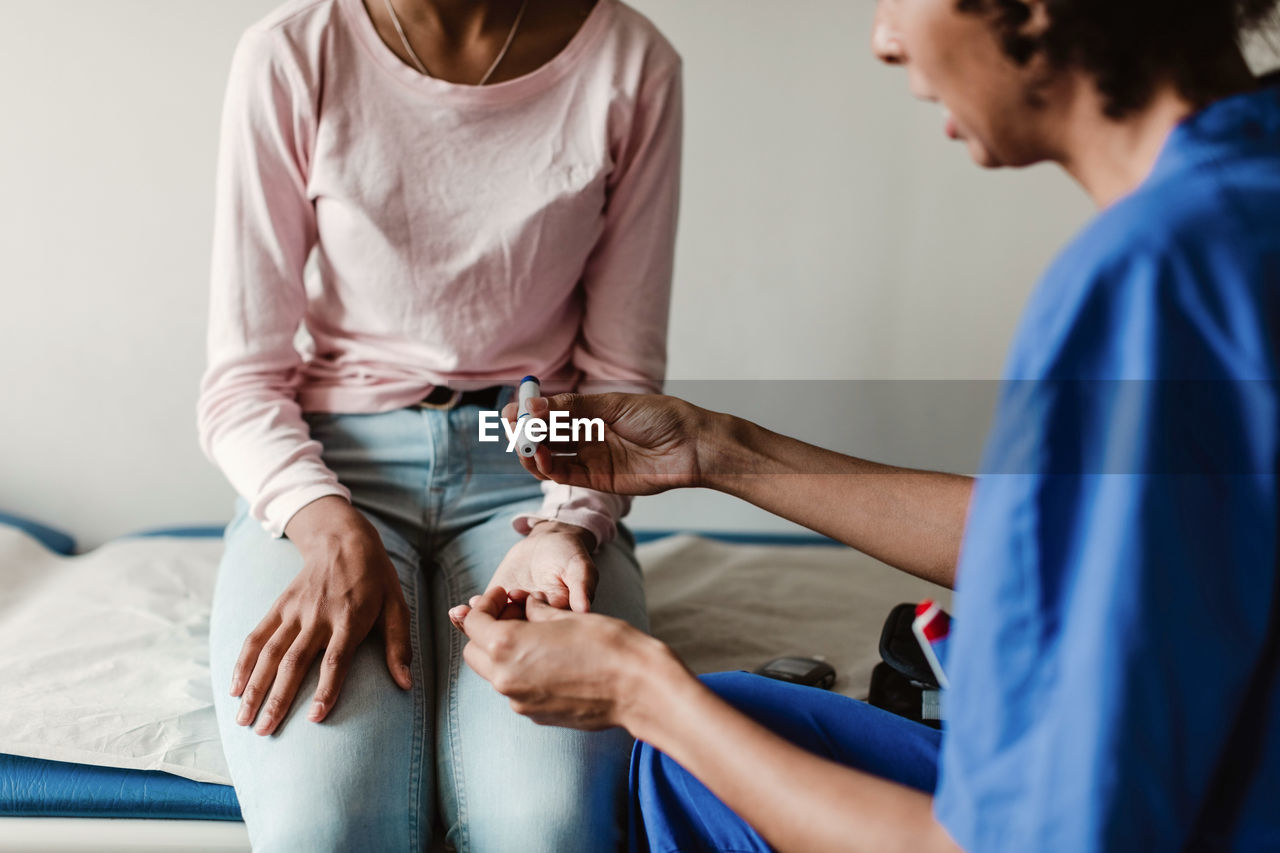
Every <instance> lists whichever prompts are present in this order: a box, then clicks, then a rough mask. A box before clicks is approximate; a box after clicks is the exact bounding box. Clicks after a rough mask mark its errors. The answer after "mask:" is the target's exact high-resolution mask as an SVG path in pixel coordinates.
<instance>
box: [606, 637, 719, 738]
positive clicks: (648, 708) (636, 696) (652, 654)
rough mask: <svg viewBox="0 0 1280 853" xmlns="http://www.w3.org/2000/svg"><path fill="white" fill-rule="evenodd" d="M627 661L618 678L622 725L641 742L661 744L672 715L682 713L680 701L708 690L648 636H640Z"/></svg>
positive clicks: (664, 647) (665, 647)
mask: <svg viewBox="0 0 1280 853" xmlns="http://www.w3.org/2000/svg"><path fill="white" fill-rule="evenodd" d="M625 661H626V668H625V670H624V671H623V672H622V673H621V674H620V675H619V678H618V685H619V688H618V692H619V696H618V714H619V723H620V724H621V725H622V727H623V728H625V729H626V730H627V731H629V732H630V733H631V734H632V735H633V736H634V737H635V738H637V739H638V740H643V741H647V742H649V743H654V742H658V741H660V740H661V739H662V737H661V734H662V732H663V731H664V730H665V727H666V726H667V724H668V723H669V721H670V719H671V716H672V713H673V712H674V713H679V711H678V710H676V706H677V705H678V703H679V701H680V698H679V697H681V696H683V695H685V694H688V693H690V692H691V691H700V690H705V689H706V688H704V687H703V686H702V683H701V682H699V681H698V679H697V677H696V676H695V675H694V674H693V673H691V672H690V671H689V669H688V668H687V667H686V666H685V665H684V663H683V662H681V660H680V659H679V658H678V657H676V655H675V652H673V651H672V650H671V649H670V648H669V647H668V646H667V645H666V644H665V643H663V642H661V641H660V640H657V639H654V638H653V637H650V636H649V635H647V634H642V635H639V637H638V639H637V641H636V643H635V644H634V646H633V648H632V649H631V650H630V652H629V654H627V655H626V656H625Z"/></svg>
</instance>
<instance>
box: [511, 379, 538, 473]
mask: <svg viewBox="0 0 1280 853" xmlns="http://www.w3.org/2000/svg"><path fill="white" fill-rule="evenodd" d="M541 396H542V389H541V387H539V385H538V377H536V376H526V377H525V378H524V379H521V380H520V392H519V400H520V405H519V408H518V409H517V410H516V431H517V432H518V433H519V439H520V440H519V442H518V443H517V444H516V449H517V450H518V451H519V452H520V455H521V456H523V457H525V458H526V459H527V458H528V457H530V456H532V455H533V454H535V453H537V452H538V444H539V442H537V441H534V440H533V439H531V438H529V435H528V433H527V432H526V430H525V425H526V424H528V423H529V420H528V419H529V401H530V400H532V399H533V398H534V397H541Z"/></svg>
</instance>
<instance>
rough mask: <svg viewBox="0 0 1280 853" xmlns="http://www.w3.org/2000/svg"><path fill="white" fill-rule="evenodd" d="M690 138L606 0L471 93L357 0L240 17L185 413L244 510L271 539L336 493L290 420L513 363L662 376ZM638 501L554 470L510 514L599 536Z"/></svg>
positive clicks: (670, 84) (491, 380)
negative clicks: (396, 45) (242, 25)
mask: <svg viewBox="0 0 1280 853" xmlns="http://www.w3.org/2000/svg"><path fill="white" fill-rule="evenodd" d="M680 135H681V88H680V59H679V56H678V55H677V54H676V52H675V51H674V50H673V49H672V47H671V46H670V44H669V43H668V42H667V41H666V40H665V39H664V38H663V37H662V35H661V34H660V33H659V32H658V31H657V30H656V29H655V28H654V27H653V25H652V24H651V23H650V22H649V21H648V20H646V19H645V18H644V17H643V16H641V15H640V14H639V13H638V12H636V11H634V10H632V9H631V8H629V7H628V6H626V5H624V4H623V3H621V2H618V0H598V2H597V3H596V5H595V7H594V9H593V10H592V11H591V13H590V15H589V16H588V18H587V19H586V21H585V22H584V23H583V25H582V27H581V29H580V30H579V32H578V33H577V34H576V35H575V36H574V38H573V39H572V41H571V42H570V43H569V44H568V46H567V47H565V48H564V50H563V51H562V52H561V53H560V54H559V55H557V56H556V57H555V58H554V59H552V60H551V61H550V62H549V63H547V64H546V65H544V66H542V67H541V68H539V69H538V70H536V71H534V72H532V73H530V74H527V75H525V76H523V77H519V78H517V79H514V80H510V81H507V82H504V83H498V84H496V85H490V86H484V87H476V86H465V85H458V84H453V83H448V82H445V81H441V80H436V79H433V78H429V77H424V76H422V75H421V74H419V73H418V72H417V71H415V70H413V69H411V68H409V67H408V66H406V65H404V64H403V63H402V62H401V61H400V60H399V58H398V57H396V55H395V54H394V53H392V52H391V51H390V50H389V49H388V48H387V46H386V45H385V44H383V42H382V40H381V38H380V37H379V35H378V33H377V31H376V30H375V29H374V26H373V23H372V21H371V20H370V18H369V16H368V13H367V12H366V10H365V8H364V6H363V5H362V0H294V2H290V3H288V4H287V5H285V6H284V7H282V8H281V9H279V10H277V11H276V12H275V13H273V14H272V15H270V16H268V17H267V18H266V19H264V20H263V21H261V22H259V23H258V24H256V25H255V26H253V27H252V28H250V29H249V30H248V31H247V32H246V33H245V35H244V36H243V38H242V39H241V41H240V44H239V46H238V47H237V49H236V53H235V58H234V59H233V61H232V67H231V75H230V82H229V84H228V87H227V95H226V101H225V104H224V111H223V122H222V133H221V141H220V156H219V164H218V177H217V206H216V214H215V228H214V245H213V263H212V287H211V300H210V319H209V338H208V368H207V370H206V372H205V375H204V379H203V382H202V386H201V394H200V400H199V406H198V408H199V411H198V419H199V433H200V441H201V445H202V447H203V448H204V450H205V452H206V454H207V455H208V456H209V457H210V459H212V460H213V461H214V462H215V463H216V464H217V465H218V466H219V467H220V468H221V469H222V471H223V472H224V473H225V474H226V476H227V478H228V479H229V480H230V482H231V484H232V485H233V486H234V487H235V489H236V490H237V491H238V492H239V493H240V494H241V495H243V496H244V497H245V498H246V499H247V500H248V501H249V503H250V507H251V511H252V514H253V515H254V516H255V517H256V518H258V519H259V520H261V521H262V522H263V524H264V526H265V528H266V529H267V530H268V531H269V532H271V533H272V534H273V535H276V536H279V535H281V534H282V533H283V531H284V528H285V525H286V524H287V523H288V521H289V519H290V518H291V517H292V516H293V515H294V513H296V512H297V511H298V510H299V509H301V508H302V507H303V506H305V505H306V504H308V503H310V502H312V501H314V500H316V499H317V498H320V497H323V496H326V495H340V496H343V497H346V498H350V494H349V492H348V491H347V489H346V488H345V487H343V485H342V484H341V483H339V482H338V480H337V477H336V476H335V475H334V474H333V472H332V471H330V470H329V469H328V468H327V467H326V466H325V464H324V461H323V460H322V458H321V447H320V445H319V444H318V443H317V442H315V441H313V440H312V439H311V438H310V435H309V433H308V430H307V426H306V422H305V421H304V420H303V418H302V413H303V412H304V411H329V412H366V413H368V412H384V411H389V410H392V409H396V408H400V407H403V406H407V405H410V404H412V403H414V402H416V401H418V400H419V399H421V398H422V397H423V396H425V395H426V394H427V393H428V392H429V391H430V390H431V388H432V387H434V386H435V385H446V386H448V387H451V388H462V389H467V388H481V387H485V386H488V385H493V384H499V383H512V382H514V381H517V380H518V379H519V378H520V377H521V376H523V375H525V374H535V375H537V376H539V377H541V378H542V380H543V387H544V388H545V389H547V390H549V391H556V390H566V389H569V388H573V387H577V388H579V389H581V390H587V391H592V390H604V389H606V388H612V389H621V390H635V391H655V390H658V389H659V388H660V386H661V383H662V379H663V375H664V371H665V366H666V327H667V311H668V303H669V294H670V288H671V274H672V257H673V252H674V242H675V226H676V209H677V204H678V187H679V165H680ZM300 328H301V329H304V330H305V334H301V335H300V334H299V329H300ZM308 337H309V339H310V343H308V340H307V339H308ZM512 464H513V465H514V464H516V463H515V461H514V460H513V462H512ZM627 508H628V503H627V501H626V499H623V498H619V497H617V496H613V495H606V494H603V493H600V492H594V491H590V490H586V489H576V488H570V487H567V486H556V485H553V484H545V485H544V501H543V505H542V508H541V511H540V512H539V513H537V514H536V515H533V516H524V517H522V518H521V519H518V520H517V523H516V524H517V529H521V530H525V531H527V529H528V526H529V524H530V523H531V521H532V519H533V518H537V517H542V518H558V519H561V520H564V521H567V522H570V523H573V524H578V525H580V526H583V527H585V528H587V529H588V530H590V531H591V532H592V533H594V534H595V536H596V540H597V542H599V543H603V542H606V541H608V540H609V539H610V538H611V537H612V536H613V533H614V529H615V522H616V520H617V519H618V518H620V517H621V516H622V515H623V514H624V513H625V512H626V510H627Z"/></svg>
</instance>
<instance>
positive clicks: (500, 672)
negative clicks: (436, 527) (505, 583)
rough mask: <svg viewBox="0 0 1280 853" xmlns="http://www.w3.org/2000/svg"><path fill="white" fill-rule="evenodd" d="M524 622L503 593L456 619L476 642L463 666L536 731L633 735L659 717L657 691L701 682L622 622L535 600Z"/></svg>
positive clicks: (474, 603)
mask: <svg viewBox="0 0 1280 853" xmlns="http://www.w3.org/2000/svg"><path fill="white" fill-rule="evenodd" d="M523 616H524V618H520V614H519V613H518V612H516V611H515V610H514V605H511V604H508V603H507V592H506V590H504V589H502V588H501V587H493V588H492V589H490V590H489V591H488V592H486V593H485V594H484V595H482V596H477V597H475V598H473V599H472V600H471V603H470V604H469V605H467V604H463V605H459V606H458V607H455V608H453V609H452V610H450V611H449V617H450V619H451V620H453V623H454V624H455V625H457V626H459V628H460V629H461V630H462V631H463V632H464V633H465V634H466V635H467V638H468V639H469V640H470V641H471V642H469V643H467V645H466V647H465V648H464V649H463V650H462V656H463V658H464V659H465V660H466V661H467V663H468V664H469V665H470V666H471V668H472V669H474V670H475V671H476V672H477V673H479V675H480V676H481V677H483V678H484V679H485V680H486V681H488V682H489V683H490V684H492V685H493V686H494V688H495V689H496V690H497V691H498V692H499V693H501V694H503V695H504V696H506V697H507V698H508V699H509V700H511V707H512V709H514V710H515V711H516V712H517V713H519V714H523V715H525V716H526V717H529V718H530V719H532V720H533V721H534V722H536V723H540V724H542V725H553V726H566V727H569V728H575V729H587V730H597V729H606V728H609V727H610V726H623V727H627V728H631V727H633V726H635V725H636V723H637V722H639V721H640V720H641V719H642V717H643V716H644V715H646V714H652V713H653V712H652V710H651V709H650V707H649V705H648V704H647V703H646V699H648V698H652V697H654V696H657V695H661V694H662V690H659V689H653V687H652V685H655V684H657V683H659V680H660V679H663V678H665V677H670V676H674V677H678V678H688V679H692V678H693V676H692V675H689V674H688V671H687V670H686V669H684V666H683V665H682V664H681V663H680V662H679V660H678V659H677V658H676V657H675V655H674V654H672V653H671V651H670V649H668V648H667V647H666V646H664V645H663V644H662V643H661V642H659V641H658V640H655V639H654V638H652V637H650V636H648V635H646V634H644V633H642V632H640V631H638V630H636V629H635V628H632V627H631V626H630V625H628V624H627V623H625V622H623V621H622V620H620V619H613V618H611V617H608V616H601V615H598V614H595V613H572V612H569V611H566V610H559V609H557V608H554V607H552V606H551V605H550V604H547V603H546V602H545V601H542V600H541V599H540V598H537V597H532V596H531V597H529V598H528V599H526V600H525V602H524V613H523ZM663 683H665V682H663Z"/></svg>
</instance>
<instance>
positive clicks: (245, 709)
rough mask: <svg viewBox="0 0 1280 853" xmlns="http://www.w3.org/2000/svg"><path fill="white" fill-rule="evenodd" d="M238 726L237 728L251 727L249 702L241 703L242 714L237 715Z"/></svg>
mask: <svg viewBox="0 0 1280 853" xmlns="http://www.w3.org/2000/svg"><path fill="white" fill-rule="evenodd" d="M236 725H237V726H247V725H249V703H248V702H241V703H240V712H239V713H238V714H236Z"/></svg>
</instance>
